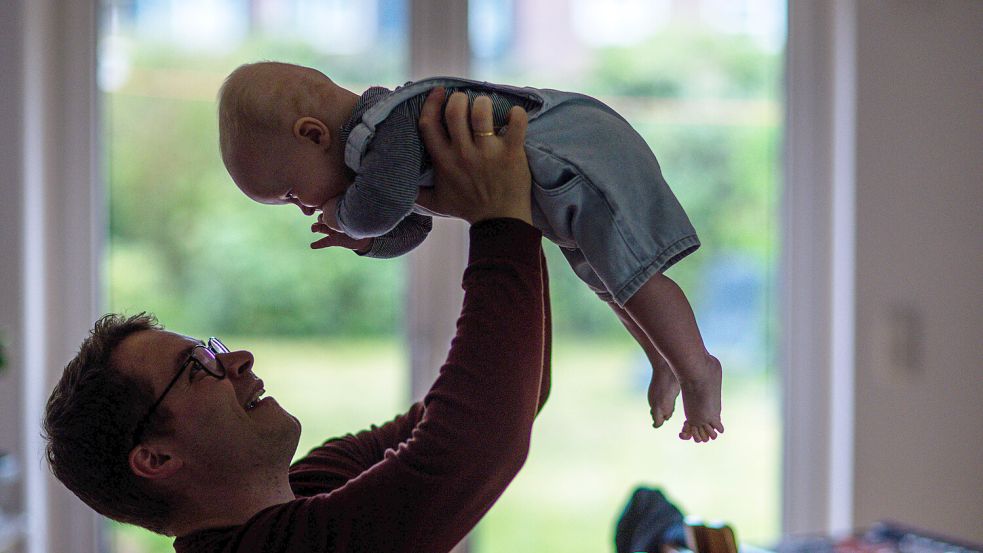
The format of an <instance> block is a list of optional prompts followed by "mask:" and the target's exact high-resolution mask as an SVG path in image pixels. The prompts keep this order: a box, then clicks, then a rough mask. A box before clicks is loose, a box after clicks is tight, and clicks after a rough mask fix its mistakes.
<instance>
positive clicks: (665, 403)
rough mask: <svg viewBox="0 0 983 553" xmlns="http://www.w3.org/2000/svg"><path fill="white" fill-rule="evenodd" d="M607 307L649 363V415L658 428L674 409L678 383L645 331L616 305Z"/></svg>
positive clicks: (654, 425) (612, 303) (653, 424)
mask: <svg viewBox="0 0 983 553" xmlns="http://www.w3.org/2000/svg"><path fill="white" fill-rule="evenodd" d="M608 305H610V306H611V309H613V310H614V312H615V313H616V314H617V315H618V318H619V319H621V323H622V324H624V325H625V328H627V329H628V333H629V334H631V336H632V338H634V339H635V341H636V342H638V345H640V346H642V350H643V351H645V356H646V357H648V360H649V363H651V364H652V381H651V382H649V389H648V402H649V413H651V415H652V426H653V427H655V428H659V427H660V426H662V424H663V423H665V422H666V421H667V420H669V417H671V416H672V412H673V411H674V410H675V409H676V396H678V395H679V382H677V381H676V375H675V374H673V373H672V369H671V368H669V363H668V362H667V361H666V359H665V358H664V357H662V354H661V353H659V350H658V349H656V347H655V344H653V343H652V340H649V337H648V336H647V335H646V334H645V331H644V330H642V329H641V327H639V326H638V323H636V322H635V319H632V318H631V315H629V314H628V312H627V311H625V310H624V309H622V308H621V307H619V306H618V304H616V303H614V302H608Z"/></svg>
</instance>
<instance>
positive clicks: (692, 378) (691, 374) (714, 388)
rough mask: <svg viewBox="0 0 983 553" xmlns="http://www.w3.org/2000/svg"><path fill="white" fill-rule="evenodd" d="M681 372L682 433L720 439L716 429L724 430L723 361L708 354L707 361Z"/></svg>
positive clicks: (687, 436)
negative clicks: (721, 368) (721, 383)
mask: <svg viewBox="0 0 983 553" xmlns="http://www.w3.org/2000/svg"><path fill="white" fill-rule="evenodd" d="M680 373H681V374H680V381H679V385H680V388H681V390H682V393H683V411H685V413H686V421H685V422H684V423H683V429H682V430H681V431H680V432H679V437H680V438H681V439H683V440H690V439H691V440H693V441H694V442H698V443H699V442H708V441H710V440H715V439H717V433H722V432H723V431H724V425H723V423H722V422H721V421H720V379H721V371H720V361H718V360H717V358H716V357H714V356H712V355H710V354H707V356H706V359H705V362H704V363H702V364H701V365H699V366H697V365H692V366H688V367H685V370H683V371H680Z"/></svg>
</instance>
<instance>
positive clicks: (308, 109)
mask: <svg viewBox="0 0 983 553" xmlns="http://www.w3.org/2000/svg"><path fill="white" fill-rule="evenodd" d="M357 100H358V96H357V95H355V94H354V93H352V92H350V91H348V90H345V89H344V88H341V87H340V86H338V85H336V84H335V83H334V82H332V81H331V79H329V78H328V77H327V76H325V75H324V74H323V73H321V72H320V71H317V70H316V69H311V68H309V67H301V66H299V65H291V64H287V63H278V62H259V63H252V64H248V65H243V66H240V67H239V68H237V69H236V70H235V71H233V72H232V73H231V74H230V75H229V76H228V77H227V78H226V79H225V83H224V84H223V85H222V89H221V90H220V92H219V107H218V120H219V143H220V147H221V150H222V161H223V162H224V163H225V168H226V169H227V170H228V171H229V174H230V175H231V176H232V180H233V181H235V183H236V186H238V187H239V189H240V190H242V191H243V193H245V194H246V195H247V196H249V197H250V198H252V199H253V200H256V201H257V202H260V203H264V204H288V203H292V204H294V205H296V206H297V207H299V208H300V209H301V211H303V212H304V214H305V215H312V214H313V213H314V212H315V210H316V209H318V208H320V207H321V206H322V205H323V204H324V202H325V201H327V200H329V199H331V198H333V197H335V196H338V195H339V194H341V193H342V192H343V191H344V189H345V187H346V186H347V185H348V184H349V178H348V176H347V170H346V168H345V162H344V149H345V145H344V144H342V143H341V142H340V141H339V140H338V138H339V137H338V132H339V129H340V128H341V126H342V125H344V123H345V122H346V121H347V120H348V118H349V116H350V115H351V112H352V110H353V109H354V107H355V103H356V102H357Z"/></svg>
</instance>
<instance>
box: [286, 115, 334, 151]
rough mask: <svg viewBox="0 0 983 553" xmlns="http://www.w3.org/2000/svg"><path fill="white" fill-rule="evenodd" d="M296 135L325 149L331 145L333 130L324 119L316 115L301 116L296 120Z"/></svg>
mask: <svg viewBox="0 0 983 553" xmlns="http://www.w3.org/2000/svg"><path fill="white" fill-rule="evenodd" d="M293 132H294V137H295V138H298V139H300V140H309V141H311V142H313V143H315V144H317V145H319V146H321V147H322V148H324V149H327V148H328V147H329V146H330V145H331V131H330V130H328V126H327V125H325V124H324V122H323V121H321V120H320V119H317V118H314V117H301V118H299V119H297V120H296V121H294V129H293Z"/></svg>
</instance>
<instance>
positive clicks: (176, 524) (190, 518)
mask: <svg viewBox="0 0 983 553" xmlns="http://www.w3.org/2000/svg"><path fill="white" fill-rule="evenodd" d="M181 495H183V496H184V497H185V498H187V501H188V503H189V504H190V506H191V508H190V509H188V510H186V511H184V512H183V513H178V514H176V516H175V517H174V519H173V521H172V523H171V524H170V525H169V530H170V533H172V534H174V535H175V536H178V537H181V536H186V535H188V534H192V533H194V532H198V531H201V530H207V529H209V528H224V527H229V526H239V525H242V524H244V523H245V522H246V521H248V520H249V519H250V518H252V517H253V516H254V515H256V513H258V512H260V511H262V510H263V509H266V508H268V507H272V506H274V505H280V504H283V503H287V502H288V501H293V500H294V499H296V496H294V493H293V491H292V490H291V489H290V482H289V480H288V475H287V473H286V472H283V473H281V474H277V475H273V476H270V477H269V478H265V479H262V480H257V481H253V482H245V483H238V484H235V485H231V483H229V482H224V483H223V484H222V485H219V486H208V485H206V486H204V487H196V489H195V492H194V493H193V494H189V493H183V494H181ZM189 496H193V497H189Z"/></svg>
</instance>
